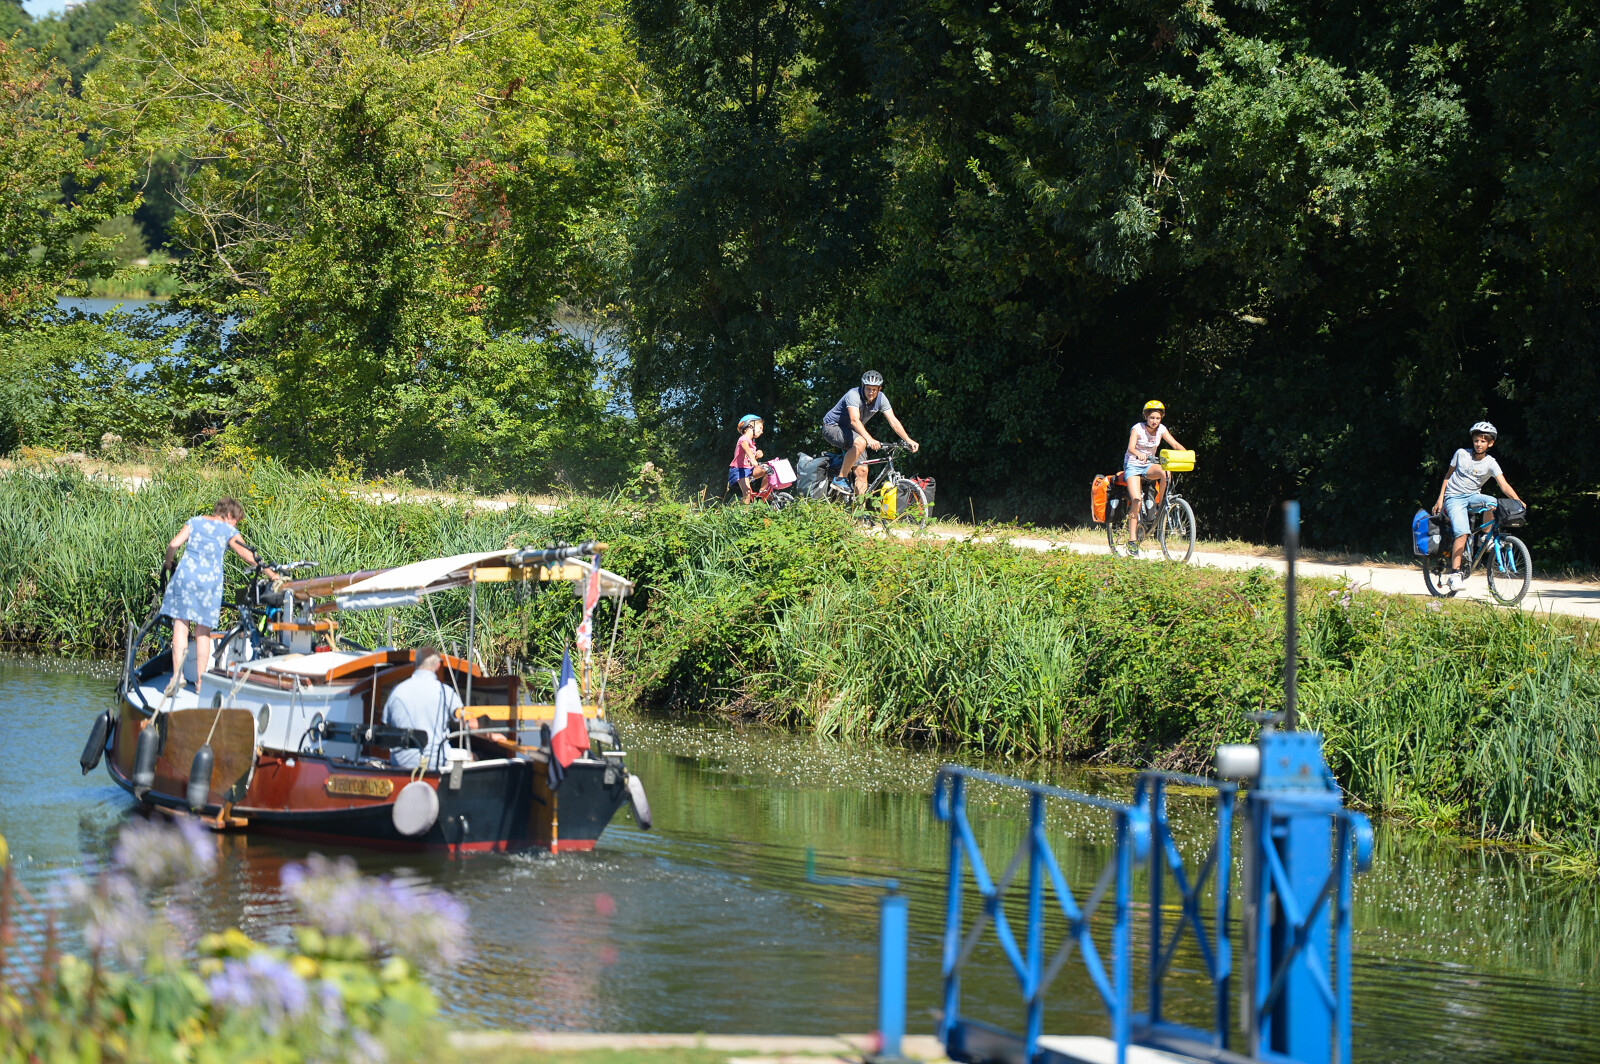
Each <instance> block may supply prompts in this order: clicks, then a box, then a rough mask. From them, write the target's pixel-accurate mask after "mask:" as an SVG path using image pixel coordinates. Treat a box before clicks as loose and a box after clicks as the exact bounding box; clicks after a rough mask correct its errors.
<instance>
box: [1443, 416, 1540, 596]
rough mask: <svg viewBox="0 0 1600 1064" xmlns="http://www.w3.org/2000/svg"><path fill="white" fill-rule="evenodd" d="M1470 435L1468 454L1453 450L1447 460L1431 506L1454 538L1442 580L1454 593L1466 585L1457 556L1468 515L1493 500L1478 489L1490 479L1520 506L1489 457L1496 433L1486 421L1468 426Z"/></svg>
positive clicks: (1462, 547) (1464, 542)
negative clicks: (1442, 515)
mask: <svg viewBox="0 0 1600 1064" xmlns="http://www.w3.org/2000/svg"><path fill="white" fill-rule="evenodd" d="M1471 432H1472V450H1470V451H1469V450H1467V449H1466V448H1465V447H1458V448H1456V453H1455V454H1454V455H1452V456H1451V458H1450V471H1449V472H1448V473H1446V474H1445V475H1444V483H1443V484H1440V485H1439V501H1438V502H1436V503H1434V504H1433V512H1434V514H1435V515H1437V514H1438V513H1439V512H1440V511H1441V510H1442V511H1444V512H1445V514H1447V515H1448V516H1449V518H1450V528H1451V529H1452V530H1453V531H1454V532H1455V537H1456V538H1455V543H1454V545H1452V546H1451V548H1450V575H1449V576H1447V577H1445V578H1444V586H1445V588H1446V589H1447V590H1454V589H1456V588H1458V587H1460V586H1461V585H1462V584H1465V583H1466V582H1467V574H1466V573H1465V572H1463V571H1462V569H1461V555H1462V553H1463V552H1464V551H1465V550H1466V547H1467V532H1468V529H1469V526H1468V522H1467V514H1468V512H1469V511H1471V510H1486V509H1488V508H1489V507H1491V506H1493V505H1494V497H1493V496H1492V495H1484V494H1482V493H1481V492H1480V491H1479V490H1478V489H1480V488H1482V487H1483V485H1484V484H1485V483H1487V482H1488V480H1489V478H1490V477H1494V482H1495V483H1496V484H1498V485H1500V490H1501V491H1503V492H1505V493H1506V494H1507V495H1509V496H1511V497H1512V498H1513V499H1516V500H1517V501H1518V502H1522V500H1521V499H1520V498H1518V496H1517V493H1516V492H1514V491H1512V490H1511V485H1510V484H1508V483H1507V482H1506V477H1505V474H1504V473H1502V472H1500V463H1499V462H1496V461H1495V460H1494V459H1493V458H1490V457H1489V448H1491V447H1493V446H1494V441H1495V439H1496V438H1497V437H1498V436H1499V435H1500V433H1499V432H1497V431H1496V430H1495V427H1494V426H1493V425H1491V424H1490V423H1489V422H1487V421H1480V422H1478V423H1477V424H1476V425H1474V426H1472V429H1471ZM1523 505H1524V506H1526V505H1527V504H1526V503H1523Z"/></svg>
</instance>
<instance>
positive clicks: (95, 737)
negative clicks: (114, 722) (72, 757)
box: [78, 709, 111, 776]
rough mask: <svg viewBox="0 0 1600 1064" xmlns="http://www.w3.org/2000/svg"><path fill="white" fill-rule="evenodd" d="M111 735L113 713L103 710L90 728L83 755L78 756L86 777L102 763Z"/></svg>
mask: <svg viewBox="0 0 1600 1064" xmlns="http://www.w3.org/2000/svg"><path fill="white" fill-rule="evenodd" d="M110 734H111V711H110V710H109V709H103V710H101V711H100V713H99V714H98V715H97V716H96V717H95V718H94V724H93V725H92V726H91V727H90V728H89V741H88V742H87V743H85V744H84V747H83V753H82V754H80V755H79V756H78V764H79V765H82V766H83V774H84V775H85V776H87V775H88V774H89V773H90V772H91V771H93V770H94V767H95V766H96V765H98V764H99V763H100V755H101V754H103V753H105V749H106V739H107V737H109V736H110Z"/></svg>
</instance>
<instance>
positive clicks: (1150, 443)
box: [1122, 399, 1183, 554]
mask: <svg viewBox="0 0 1600 1064" xmlns="http://www.w3.org/2000/svg"><path fill="white" fill-rule="evenodd" d="M1166 416H1167V408H1166V405H1165V404H1164V403H1162V402H1161V400H1159V399H1152V400H1150V401H1149V402H1148V403H1146V404H1144V420H1143V421H1139V422H1136V423H1135V424H1134V426H1133V427H1132V428H1131V429H1129V430H1128V449H1127V452H1126V453H1124V454H1123V456H1122V476H1123V479H1124V480H1126V481H1127V482H1128V500H1129V503H1130V505H1129V506H1128V553H1129V554H1138V553H1139V505H1140V502H1141V501H1142V500H1143V498H1144V496H1143V494H1142V488H1143V483H1142V479H1141V478H1143V477H1147V476H1148V477H1149V478H1150V479H1151V480H1154V481H1155V482H1156V500H1157V501H1158V502H1159V501H1160V499H1161V496H1162V495H1163V494H1165V492H1166V487H1167V471H1166V470H1165V469H1163V468H1162V467H1161V463H1159V462H1157V461H1156V460H1155V457H1156V451H1157V450H1159V449H1160V447H1161V441H1162V440H1166V441H1167V442H1168V443H1170V444H1172V449H1173V450H1174V451H1181V450H1183V444H1181V443H1179V442H1178V441H1177V439H1175V438H1174V437H1173V435H1172V433H1170V432H1168V431H1167V427H1166V426H1165V425H1163V424H1162V423H1161V422H1162V419H1163V418H1165V417H1166Z"/></svg>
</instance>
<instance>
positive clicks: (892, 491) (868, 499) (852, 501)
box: [827, 443, 933, 532]
mask: <svg viewBox="0 0 1600 1064" xmlns="http://www.w3.org/2000/svg"><path fill="white" fill-rule="evenodd" d="M910 449H911V448H910V447H908V446H906V445H905V444H903V443H886V444H884V445H883V446H882V447H881V448H880V449H879V450H878V454H879V455H881V457H878V458H863V459H862V460H861V462H860V464H861V465H864V466H867V467H868V469H869V473H868V478H869V479H868V480H867V490H866V493H865V494H862V495H855V494H851V495H845V494H844V493H843V492H840V491H839V490H838V489H837V488H835V487H834V486H833V473H834V469H833V467H832V465H831V460H832V458H833V456H831V455H830V456H829V458H830V466H829V478H828V488H827V497H828V498H830V499H832V500H835V501H837V502H839V503H840V504H842V505H850V506H854V507H855V509H856V521H857V522H859V523H860V524H861V525H862V526H863V527H865V528H877V527H878V525H879V524H882V525H883V529H884V531H885V532H887V531H888V530H889V529H890V527H891V526H895V525H899V526H901V527H903V528H910V529H911V530H912V531H914V532H921V531H922V530H923V529H925V528H927V527H928V517H929V514H930V511H931V510H932V509H933V504H932V503H930V502H929V501H928V492H927V491H926V489H924V488H923V486H922V485H921V484H919V483H917V482H916V481H915V480H913V479H911V478H910V477H908V476H906V475H904V474H903V473H901V472H900V471H899V470H898V469H896V468H895V464H894V456H895V453H896V452H898V451H909V450H910ZM840 462H841V466H840V467H841V468H842V463H843V459H842V458H841V459H840ZM872 466H881V467H882V468H881V469H879V470H878V471H877V473H876V474H875V475H874V474H872V473H871V472H870V468H871V467H872Z"/></svg>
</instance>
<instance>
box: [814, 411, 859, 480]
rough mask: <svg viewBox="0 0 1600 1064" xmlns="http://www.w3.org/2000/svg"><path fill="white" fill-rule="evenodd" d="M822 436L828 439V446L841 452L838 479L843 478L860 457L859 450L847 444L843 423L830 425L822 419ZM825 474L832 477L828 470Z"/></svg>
mask: <svg viewBox="0 0 1600 1064" xmlns="http://www.w3.org/2000/svg"><path fill="white" fill-rule="evenodd" d="M822 438H823V439H825V440H827V441H828V446H830V447H837V448H839V450H840V451H841V452H842V453H843V455H844V459H843V464H842V465H841V466H840V467H839V479H841V480H843V479H844V478H845V476H846V475H848V474H849V472H850V467H851V466H852V465H854V464H855V460H856V459H857V458H859V457H860V452H859V451H858V450H857V449H856V448H854V447H851V446H848V445H847V443H846V437H845V426H843V425H830V424H828V423H827V422H826V421H824V422H823V423H822ZM826 476H827V477H828V478H830V479H832V477H833V473H832V472H831V471H830V472H828V473H827V474H826Z"/></svg>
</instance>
